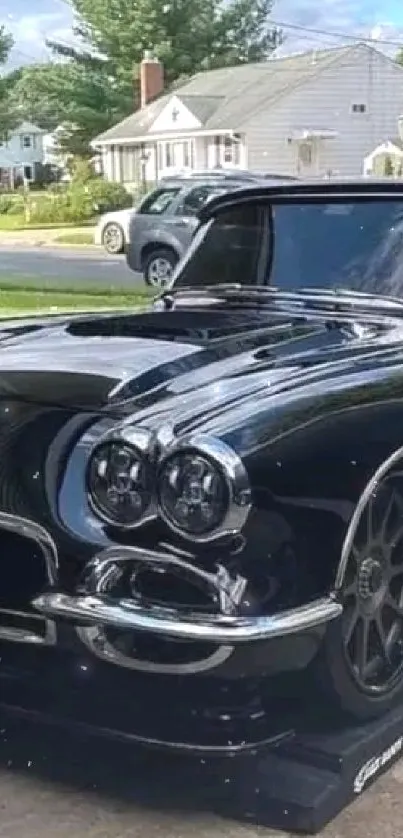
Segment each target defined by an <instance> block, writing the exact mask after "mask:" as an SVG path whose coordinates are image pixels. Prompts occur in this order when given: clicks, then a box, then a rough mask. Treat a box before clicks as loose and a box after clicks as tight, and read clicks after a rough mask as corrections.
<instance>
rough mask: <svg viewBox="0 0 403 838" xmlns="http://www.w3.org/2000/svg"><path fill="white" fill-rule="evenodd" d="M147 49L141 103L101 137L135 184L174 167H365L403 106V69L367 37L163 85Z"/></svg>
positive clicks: (304, 170) (353, 170)
mask: <svg viewBox="0 0 403 838" xmlns="http://www.w3.org/2000/svg"><path fill="white" fill-rule="evenodd" d="M163 86H164V84H163V68H162V66H161V64H160V63H159V62H158V61H157V60H156V59H153V58H152V57H150V55H149V54H147V55H146V56H145V58H144V60H143V62H142V64H141V68H140V93H141V102H142V107H141V109H140V110H138V111H136V112H135V113H133V114H131V115H130V116H128V117H127V118H126V119H124V120H123V121H122V122H120V123H119V124H118V125H115V126H114V127H112V128H110V129H109V130H108V131H105V132H104V133H103V134H100V135H99V136H98V137H96V138H95V139H94V141H93V143H92V145H93V147H94V148H95V149H96V150H99V151H100V152H101V154H102V161H103V172H104V175H105V177H107V178H108V179H110V180H118V181H121V182H123V183H125V184H126V185H127V186H128V187H130V186H132V185H133V184H135V183H136V182H138V181H139V180H144V181H148V182H150V181H151V182H152V181H155V180H157V179H158V178H160V177H161V176H163V175H166V174H168V173H170V172H172V173H173V172H175V170H178V169H179V170H182V169H195V168H196V169H197V168H206V167H208V168H212V167H215V166H217V165H220V166H224V167H225V166H227V167H230V168H248V169H251V170H253V171H273V172H278V173H280V174H289V175H300V176H303V175H306V176H311V175H312V176H316V175H323V176H324V175H329V174H338V175H358V174H361V172H362V161H363V158H364V156H365V154H366V153H367V152H368V149H370V148H374V147H375V146H376V145H377V144H378V143H380V142H381V141H382V140H383V138H384V137H385V136H388V135H391V134H392V133H393V131H395V130H396V129H395V126H396V121H397V118H398V116H399V114H400V113H403V68H402V67H401V66H400V65H398V64H397V63H396V62H395V61H393V60H392V59H390V58H388V57H387V56H385V55H384V54H383V53H381V52H378V51H377V50H376V49H374V48H373V47H370V46H368V45H366V44H353V45H350V46H346V47H340V48H336V49H329V50H323V51H319V52H309V53H304V54H301V55H294V56H289V57H285V58H278V59H276V58H271V59H269V60H268V61H265V62H261V63H258V64H245V65H241V66H238V67H230V68H224V69H219V70H211V71H208V72H205V73H198V74H197V75H195V76H193V77H192V78H190V79H189V80H188V81H186V82H185V83H184V84H182V85H181V86H178V87H177V88H176V89H175V90H174V91H172V90H171V91H170V92H169V93H164V92H163Z"/></svg>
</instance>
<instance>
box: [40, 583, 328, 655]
mask: <svg viewBox="0 0 403 838" xmlns="http://www.w3.org/2000/svg"><path fill="white" fill-rule="evenodd" d="M34 606H35V607H36V608H37V609H38V610H39V611H41V612H42V613H43V614H45V615H46V616H48V617H53V619H61V620H67V621H69V622H72V623H74V624H75V625H81V626H82V625H101V626H103V627H107V626H110V627H112V626H113V627H114V628H120V629H126V630H127V629H132V630H134V631H146V632H151V634H156V635H163V636H165V637H171V638H175V639H177V640H193V641H203V640H204V641H211V642H212V643H224V644H230V645H235V644H239V643H249V642H251V641H258V640H271V639H273V638H276V637H282V636H284V635H289V634H295V633H298V632H302V631H309V629H313V628H316V627H317V626H320V625H323V624H324V623H327V622H329V621H330V620H334V619H335V618H336V617H338V616H339V615H340V614H341V611H342V607H341V605H340V604H339V603H337V602H335V601H334V600H332V599H330V598H327V597H324V598H323V599H317V600H315V601H314V602H312V603H310V604H309V605H303V606H301V607H300V608H292V609H290V610H289V611H283V612H281V613H280V614H273V615H271V616H257V617H251V618H248V617H233V616H228V615H225V614H211V615H205V614H195V613H193V614H186V615H185V614H183V613H181V612H180V611H177V610H172V609H168V608H159V607H156V606H150V607H144V606H141V605H137V604H136V603H133V602H132V601H130V600H124V599H121V600H118V601H115V602H114V601H112V600H111V599H110V598H108V597H105V596H99V595H98V596H69V595H68V594H63V593H48V594H42V595H41V596H39V597H37V599H36V600H35V601H34Z"/></svg>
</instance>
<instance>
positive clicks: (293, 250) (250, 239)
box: [175, 198, 403, 296]
mask: <svg viewBox="0 0 403 838" xmlns="http://www.w3.org/2000/svg"><path fill="white" fill-rule="evenodd" d="M220 282H236V283H241V284H248V285H252V284H269V283H270V284H273V285H276V286H278V287H280V288H288V289H291V288H298V287H319V288H324V287H327V288H334V287H338V288H349V289H353V290H357V291H366V292H369V293H382V294H391V295H395V296H403V201H397V200H395V199H394V200H385V199H374V198H372V199H371V200H347V201H345V202H343V203H341V202H340V200H335V201H334V202H329V201H327V202H323V201H320V202H318V201H316V202H314V201H310V202H308V201H306V200H305V201H304V200H303V199H302V200H298V199H296V200H294V201H293V202H290V203H284V204H279V205H273V206H270V205H269V204H268V203H266V207H265V208H264V206H263V205H262V204H261V205H260V206H258V205H257V204H255V203H254V204H249V205H248V204H244V205H239V206H238V207H236V206H235V207H233V208H232V209H230V210H228V211H226V212H223V213H220V214H218V215H217V216H216V218H214V219H213V220H211V221H209V222H207V223H206V224H205V225H203V226H202V227H201V228H200V229H199V231H198V232H197V233H196V236H195V238H194V240H193V243H192V245H191V247H190V248H189V250H188V253H187V257H185V259H184V261H183V262H182V266H181V268H180V269H179V272H178V276H177V280H176V281H175V285H178V286H180V285H214V284H216V283H220Z"/></svg>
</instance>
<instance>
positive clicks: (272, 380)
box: [0, 306, 402, 417]
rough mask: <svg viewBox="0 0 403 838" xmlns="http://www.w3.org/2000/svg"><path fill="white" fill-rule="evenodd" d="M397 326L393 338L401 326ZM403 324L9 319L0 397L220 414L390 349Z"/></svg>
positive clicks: (1, 350)
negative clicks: (357, 327) (360, 329)
mask: <svg viewBox="0 0 403 838" xmlns="http://www.w3.org/2000/svg"><path fill="white" fill-rule="evenodd" d="M396 331H397V334H395V332H396ZM401 337H402V335H401V330H400V327H399V328H398V327H396V329H392V328H390V329H389V330H387V329H383V330H380V331H379V332H378V331H377V332H376V333H375V334H374V332H373V330H372V332H371V333H370V334H368V335H366V334H362V333H359V334H357V333H356V332H355V331H354V329H349V328H337V327H336V328H334V326H333V328H330V327H329V326H328V325H327V324H326V323H324V322H323V320H322V321H321V320H320V319H319V318H318V317H314V316H312V317H311V318H310V317H303V318H297V319H296V318H295V314H294V315H292V316H287V314H284V313H282V314H281V315H280V314H278V315H277V314H272V313H271V312H268V311H267V310H264V309H246V310H245V309H244V310H239V309H238V310H231V309H220V310H212V309H208V308H207V307H206V308H204V309H203V308H202V307H199V308H198V307H196V306H195V307H194V308H191V309H188V310H181V311H172V312H162V311H156V310H146V311H142V312H133V313H127V312H125V313H111V314H102V315H95V314H89V315H75V316H57V317H44V318H32V319H27V320H20V319H18V320H14V321H13V320H8V321H3V323H2V325H1V326H0V398H3V399H4V398H7V399H15V398H17V399H20V400H25V401H32V402H35V403H41V404H51V405H55V406H67V405H68V406H71V407H75V408H77V409H79V410H100V411H102V412H108V413H111V414H113V415H122V414H124V413H125V412H132V411H133V410H134V409H136V410H139V411H140V412H141V413H142V414H144V413H146V414H148V413H149V412H150V411H151V412H152V413H153V415H155V416H156V417H157V416H162V414H164V415H165V414H166V413H167V412H168V413H171V414H172V411H174V410H179V412H180V413H181V412H182V413H183V412H186V411H191V412H192V411H194V410H196V409H197V410H200V411H204V410H215V409H218V408H219V405H227V404H228V403H231V402H234V400H235V401H236V400H239V399H244V398H250V397H251V396H252V395H254V394H257V393H259V392H267V390H268V388H274V387H279V386H283V385H284V384H286V385H287V386H288V387H290V386H298V384H299V383H300V382H301V381H303V380H304V379H305V377H306V375H307V373H308V372H309V371H311V373H312V374H314V375H315V376H319V377H321V376H322V377H323V376H326V375H329V374H330V373H331V371H332V369H335V368H343V369H345V368H346V367H349V366H351V364H353V363H356V361H357V358H367V357H371V358H372V363H373V357H374V355H376V354H379V353H381V354H384V353H385V352H386V353H390V352H393V347H394V346H395V345H396V346H397V345H401Z"/></svg>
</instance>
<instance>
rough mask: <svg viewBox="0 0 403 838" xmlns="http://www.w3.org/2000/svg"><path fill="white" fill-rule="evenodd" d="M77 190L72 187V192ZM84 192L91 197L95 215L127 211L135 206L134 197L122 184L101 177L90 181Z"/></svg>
mask: <svg viewBox="0 0 403 838" xmlns="http://www.w3.org/2000/svg"><path fill="white" fill-rule="evenodd" d="M77 188H78V187H75V186H74V185H72V188H71V189H72V192H74V191H75V189H77ZM83 191H84V193H85V194H86V195H87V196H89V197H90V199H91V201H92V204H93V207H94V212H95V213H99V214H102V213H104V212H111V211H112V210H119V209H126V207H131V206H132V204H133V197H132V195H130V194H129V192H127V190H126V189H125V187H124V186H122V184H121V183H115V182H113V181H107V180H103V178H101V177H95V178H93V179H92V180H89V181H88V182H87V183H86V184H85V186H84V187H83Z"/></svg>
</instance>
